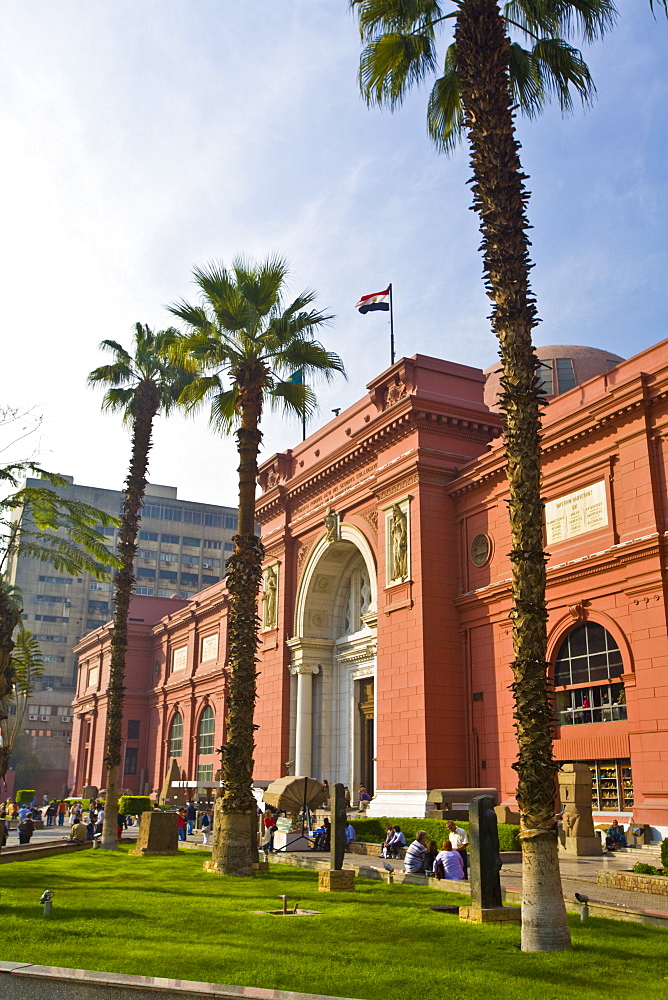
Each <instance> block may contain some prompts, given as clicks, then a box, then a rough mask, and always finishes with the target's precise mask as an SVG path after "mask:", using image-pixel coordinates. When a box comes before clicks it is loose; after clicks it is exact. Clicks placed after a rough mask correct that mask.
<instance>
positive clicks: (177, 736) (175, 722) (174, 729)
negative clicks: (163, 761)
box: [169, 712, 183, 757]
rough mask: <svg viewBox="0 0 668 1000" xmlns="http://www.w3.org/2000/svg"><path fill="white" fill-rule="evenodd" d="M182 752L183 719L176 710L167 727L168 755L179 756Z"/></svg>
mask: <svg viewBox="0 0 668 1000" xmlns="http://www.w3.org/2000/svg"><path fill="white" fill-rule="evenodd" d="M182 752H183V719H182V718H181V713H180V712H177V713H176V715H175V716H174V718H173V719H172V724H171V726H170V727H169V756H170V757H180V756H181V754H182Z"/></svg>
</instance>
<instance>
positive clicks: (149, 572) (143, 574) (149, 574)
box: [137, 566, 155, 580]
mask: <svg viewBox="0 0 668 1000" xmlns="http://www.w3.org/2000/svg"><path fill="white" fill-rule="evenodd" d="M137 577H138V579H142V578H143V579H145V580H155V570H154V569H148V567H146V566H140V567H138V569H137Z"/></svg>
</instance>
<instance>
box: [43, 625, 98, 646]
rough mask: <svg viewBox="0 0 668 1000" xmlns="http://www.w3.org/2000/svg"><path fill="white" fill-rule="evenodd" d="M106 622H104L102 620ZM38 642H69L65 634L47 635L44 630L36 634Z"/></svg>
mask: <svg viewBox="0 0 668 1000" xmlns="http://www.w3.org/2000/svg"><path fill="white" fill-rule="evenodd" d="M102 624H104V622H102ZM35 638H36V639H37V641H38V642H67V637H66V636H64V635H45V634H44V633H42V632H38V633H37V634H36V635H35Z"/></svg>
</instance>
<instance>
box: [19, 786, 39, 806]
mask: <svg viewBox="0 0 668 1000" xmlns="http://www.w3.org/2000/svg"><path fill="white" fill-rule="evenodd" d="M34 798H35V789H34V788H20V789H19V790H18V792H17V793H16V795H15V796H14V801H15V802H16V804H17V805H19V806H29V805H30V803H31V802H32V800H33V799H34Z"/></svg>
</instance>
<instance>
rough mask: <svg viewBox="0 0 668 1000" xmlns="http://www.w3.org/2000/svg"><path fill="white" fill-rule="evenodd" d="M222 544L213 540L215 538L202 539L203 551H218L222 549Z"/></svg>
mask: <svg viewBox="0 0 668 1000" xmlns="http://www.w3.org/2000/svg"><path fill="white" fill-rule="evenodd" d="M222 544H223V543H222V542H219V541H218V539H215V538H205V539H204V548H205V549H220V548H221V547H222Z"/></svg>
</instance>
